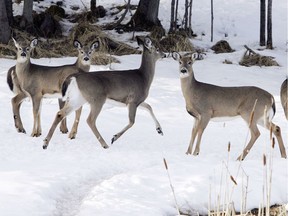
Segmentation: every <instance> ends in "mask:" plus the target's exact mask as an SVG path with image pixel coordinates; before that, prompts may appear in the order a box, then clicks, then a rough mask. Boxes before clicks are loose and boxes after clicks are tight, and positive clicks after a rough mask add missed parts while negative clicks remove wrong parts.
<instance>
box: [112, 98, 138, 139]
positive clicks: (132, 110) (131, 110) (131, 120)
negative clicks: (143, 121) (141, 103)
mask: <svg viewBox="0 0 288 216" xmlns="http://www.w3.org/2000/svg"><path fill="white" fill-rule="evenodd" d="M136 110H137V106H136V104H135V103H130V104H129V105H128V113H129V114H128V115H129V123H128V125H127V126H126V127H124V128H123V129H122V130H121V131H120V132H119V133H117V134H115V135H114V136H113V138H112V140H111V144H113V143H114V142H115V141H116V140H117V139H119V137H120V136H122V135H123V134H124V133H125V132H126V131H127V130H128V129H129V128H131V127H132V126H133V124H134V122H135V116H136Z"/></svg>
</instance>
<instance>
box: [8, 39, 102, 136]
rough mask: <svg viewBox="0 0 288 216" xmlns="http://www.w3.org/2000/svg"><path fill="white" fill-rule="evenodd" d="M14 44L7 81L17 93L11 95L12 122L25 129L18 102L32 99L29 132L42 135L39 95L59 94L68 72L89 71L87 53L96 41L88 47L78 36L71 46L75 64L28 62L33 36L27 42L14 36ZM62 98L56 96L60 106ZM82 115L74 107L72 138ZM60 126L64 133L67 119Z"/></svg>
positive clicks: (34, 40)
mask: <svg viewBox="0 0 288 216" xmlns="http://www.w3.org/2000/svg"><path fill="white" fill-rule="evenodd" d="M13 41H14V44H15V46H16V48H17V62H16V65H15V66H13V67H11V68H10V69H9V71H8V73H7V82H8V85H9V87H10V89H11V90H12V91H13V92H14V93H15V94H16V96H15V97H13V98H12V108H13V115H14V123H15V127H16V129H17V130H18V132H21V133H26V131H25V129H24V127H23V124H22V120H21V117H20V106H21V103H22V101H23V100H24V99H25V98H26V97H30V98H31V99H32V104H33V117H34V125H33V131H32V134H31V136H32V137H34V136H35V137H38V136H40V135H41V124H40V105H41V101H42V98H43V97H45V96H47V95H51V96H52V97H58V98H60V97H61V86H62V84H63V82H64V80H65V79H66V78H67V77H68V76H69V75H71V74H73V73H77V72H79V71H83V72H88V71H89V70H90V64H91V63H90V57H91V55H92V53H93V52H94V51H95V49H96V48H97V47H98V46H99V41H95V42H94V43H92V45H91V46H90V47H86V46H85V47H83V46H82V45H81V43H80V42H79V41H77V40H75V41H74V46H75V47H76V48H77V49H78V53H79V54H78V58H77V61H76V62H75V63H74V64H70V65H63V66H54V67H50V66H44V65H36V64H33V63H31V61H30V54H31V51H32V50H33V49H34V48H35V46H36V45H37V42H38V41H37V39H33V40H32V41H31V43H30V46H27V47H25V46H20V45H19V44H18V43H17V41H16V40H15V39H14V38H13ZM63 106H64V102H63V101H62V99H59V107H60V108H62V107H63ZM80 115H81V107H79V109H78V110H77V111H76V116H75V121H74V124H73V127H72V129H71V132H70V134H69V138H71V139H73V138H75V136H76V133H77V127H78V123H79V119H80ZM60 130H61V131H62V132H63V133H67V132H68V129H67V125H66V120H65V119H64V120H63V121H62V123H61V126H60Z"/></svg>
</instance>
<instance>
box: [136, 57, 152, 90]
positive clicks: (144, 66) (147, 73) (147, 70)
mask: <svg viewBox="0 0 288 216" xmlns="http://www.w3.org/2000/svg"><path fill="white" fill-rule="evenodd" d="M155 64H156V60H155V59H154V58H153V56H151V54H150V53H148V51H147V52H144V53H143V55H142V62H141V66H140V68H139V72H140V73H142V74H143V77H144V79H145V81H146V82H147V84H148V86H150V85H151V83H152V80H153V78H154V74H155Z"/></svg>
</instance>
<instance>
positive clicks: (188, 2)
mask: <svg viewBox="0 0 288 216" xmlns="http://www.w3.org/2000/svg"><path fill="white" fill-rule="evenodd" d="M192 2H193V0H185V13H184V18H183V29H184V31H185V32H186V33H187V35H188V36H189V37H192V34H193V31H192V26H191V19H192Z"/></svg>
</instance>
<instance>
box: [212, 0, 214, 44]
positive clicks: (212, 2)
mask: <svg viewBox="0 0 288 216" xmlns="http://www.w3.org/2000/svg"><path fill="white" fill-rule="evenodd" d="M213 27H214V11H213V0H211V42H213Z"/></svg>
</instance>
